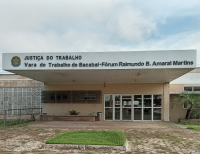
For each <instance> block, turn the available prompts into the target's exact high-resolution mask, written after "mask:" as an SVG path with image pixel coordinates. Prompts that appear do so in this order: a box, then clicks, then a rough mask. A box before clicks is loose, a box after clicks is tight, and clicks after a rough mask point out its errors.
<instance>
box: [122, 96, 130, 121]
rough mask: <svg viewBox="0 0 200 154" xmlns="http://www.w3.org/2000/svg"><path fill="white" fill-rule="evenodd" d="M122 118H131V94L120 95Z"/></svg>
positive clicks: (125, 119) (124, 119)
mask: <svg viewBox="0 0 200 154" xmlns="http://www.w3.org/2000/svg"><path fill="white" fill-rule="evenodd" d="M122 120H123V121H127V120H128V121H130V120H132V95H122Z"/></svg>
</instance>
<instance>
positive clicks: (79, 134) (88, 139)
mask: <svg viewBox="0 0 200 154" xmlns="http://www.w3.org/2000/svg"><path fill="white" fill-rule="evenodd" d="M125 139H126V133H125V132H123V131H116V130H112V131H111V130H109V131H95V130H94V131H74V132H66V133H64V134H60V135H58V136H56V137H54V138H52V139H49V140H47V141H46V143H47V144H83V145H117V146H123V145H124V143H125Z"/></svg>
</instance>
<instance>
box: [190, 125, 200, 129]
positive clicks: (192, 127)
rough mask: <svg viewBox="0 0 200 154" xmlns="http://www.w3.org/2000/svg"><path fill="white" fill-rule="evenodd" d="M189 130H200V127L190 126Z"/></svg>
mask: <svg viewBox="0 0 200 154" xmlns="http://www.w3.org/2000/svg"><path fill="white" fill-rule="evenodd" d="M188 129H196V130H200V127H198V126H188Z"/></svg>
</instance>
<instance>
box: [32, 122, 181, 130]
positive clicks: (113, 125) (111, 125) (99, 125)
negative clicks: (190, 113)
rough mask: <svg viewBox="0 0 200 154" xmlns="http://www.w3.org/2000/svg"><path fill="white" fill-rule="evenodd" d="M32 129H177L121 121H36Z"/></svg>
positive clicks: (149, 123)
mask: <svg viewBox="0 0 200 154" xmlns="http://www.w3.org/2000/svg"><path fill="white" fill-rule="evenodd" d="M30 127H32V128H68V129H70V128H82V129H87V128H92V129H133V128H157V129H159V128H160V129H163V128H168V127H171V128H174V129H176V128H177V129H179V127H178V126H177V125H176V124H174V123H171V122H160V121H158V122H155V121H134V122H121V121H117V122H116V121H95V122H86V121H85V122H84V121H46V122H42V121H37V122H33V123H31V124H30Z"/></svg>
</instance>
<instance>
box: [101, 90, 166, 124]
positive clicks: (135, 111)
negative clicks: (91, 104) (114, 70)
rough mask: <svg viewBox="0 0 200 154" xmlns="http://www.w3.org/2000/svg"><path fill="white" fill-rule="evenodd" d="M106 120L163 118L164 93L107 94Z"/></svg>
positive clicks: (105, 100)
mask: <svg viewBox="0 0 200 154" xmlns="http://www.w3.org/2000/svg"><path fill="white" fill-rule="evenodd" d="M104 102H105V112H104V113H105V115H104V117H105V120H114V121H135V120H140V121H141V120H151V121H153V120H162V95H131V94H129V95H128V94H127V95H126V94H114V95H105V98H104Z"/></svg>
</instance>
